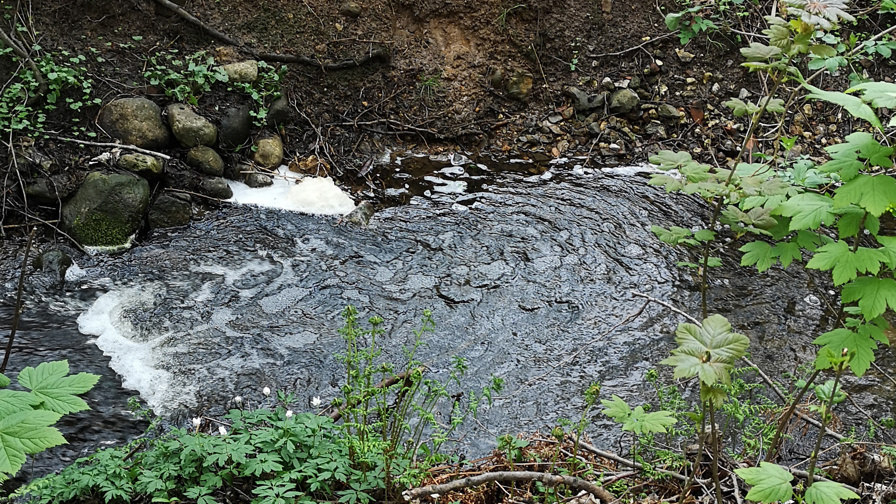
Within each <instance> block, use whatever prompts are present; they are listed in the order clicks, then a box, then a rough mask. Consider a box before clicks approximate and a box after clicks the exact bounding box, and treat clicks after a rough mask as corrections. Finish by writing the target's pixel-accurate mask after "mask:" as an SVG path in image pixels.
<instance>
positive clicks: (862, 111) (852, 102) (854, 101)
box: [741, 49, 881, 129]
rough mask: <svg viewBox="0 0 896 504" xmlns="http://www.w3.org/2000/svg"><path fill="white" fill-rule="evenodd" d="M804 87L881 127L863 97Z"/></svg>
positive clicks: (818, 96)
mask: <svg viewBox="0 0 896 504" xmlns="http://www.w3.org/2000/svg"><path fill="white" fill-rule="evenodd" d="M741 52H743V49H741ZM803 87H805V88H806V89H808V90H809V91H810V93H809V94H808V95H806V96H807V97H808V98H816V99H818V100H824V101H826V102H828V103H833V104H834V105H839V106H841V107H843V108H845V109H846V111H847V112H849V113H850V114H852V115H853V117H858V118H859V119H864V120H866V121H868V122H870V123H871V124H872V125H873V126H874V127H876V128H877V129H881V124H880V119H878V117H877V114H875V113H874V111H873V110H871V107H869V106H868V105H867V104H866V103H865V102H864V101H862V99H861V98H859V97H857V96H852V95H848V94H846V93H840V92H838V91H824V90H821V89H818V88H817V87H815V86H813V85H811V84H808V83H805V82H804V83H803Z"/></svg>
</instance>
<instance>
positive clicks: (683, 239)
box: [650, 226, 700, 246]
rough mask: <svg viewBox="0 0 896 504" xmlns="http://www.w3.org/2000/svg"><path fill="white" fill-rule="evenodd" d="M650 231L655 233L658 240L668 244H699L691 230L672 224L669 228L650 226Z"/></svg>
mask: <svg viewBox="0 0 896 504" xmlns="http://www.w3.org/2000/svg"><path fill="white" fill-rule="evenodd" d="M650 231H651V232H652V233H653V234H654V235H656V237H657V238H659V239H660V241H662V242H663V243H668V244H669V245H679V244H682V243H683V244H685V245H691V246H697V245H699V244H700V243H699V242H698V241H697V240H695V239H694V238H693V233H692V232H691V230H690V229H685V228H683V227H678V226H672V227H670V228H669V229H666V228H664V227H660V226H650Z"/></svg>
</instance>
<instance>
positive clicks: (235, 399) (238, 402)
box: [233, 396, 243, 404]
mask: <svg viewBox="0 0 896 504" xmlns="http://www.w3.org/2000/svg"><path fill="white" fill-rule="evenodd" d="M233 402H234V403H236V404H243V397H242V396H236V397H234V398H233Z"/></svg>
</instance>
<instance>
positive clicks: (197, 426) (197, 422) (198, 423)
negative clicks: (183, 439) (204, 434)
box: [193, 417, 202, 429]
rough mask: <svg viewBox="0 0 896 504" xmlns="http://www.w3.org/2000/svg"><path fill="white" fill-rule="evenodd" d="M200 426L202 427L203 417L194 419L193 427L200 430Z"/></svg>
mask: <svg viewBox="0 0 896 504" xmlns="http://www.w3.org/2000/svg"><path fill="white" fill-rule="evenodd" d="M200 425H202V418H201V417H196V418H194V419H193V427H195V428H197V429H198V428H199V426H200Z"/></svg>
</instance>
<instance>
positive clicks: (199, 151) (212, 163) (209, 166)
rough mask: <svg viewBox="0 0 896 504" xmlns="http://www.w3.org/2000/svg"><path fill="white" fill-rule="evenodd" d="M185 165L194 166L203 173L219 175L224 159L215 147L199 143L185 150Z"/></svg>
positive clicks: (222, 170) (222, 171)
mask: <svg viewBox="0 0 896 504" xmlns="http://www.w3.org/2000/svg"><path fill="white" fill-rule="evenodd" d="M187 166H190V167H192V168H195V169H196V171H198V172H199V173H202V174H204V175H211V176H213V177H220V176H221V175H223V174H224V160H223V159H221V156H219V155H218V153H217V152H215V149H212V148H211V147H206V146H205V145H199V146H196V147H193V148H192V149H190V151H189V152H187Z"/></svg>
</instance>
